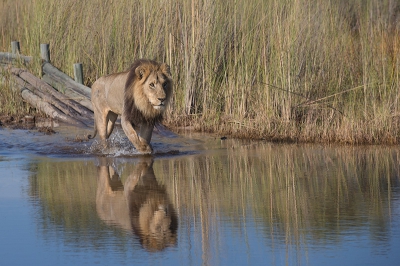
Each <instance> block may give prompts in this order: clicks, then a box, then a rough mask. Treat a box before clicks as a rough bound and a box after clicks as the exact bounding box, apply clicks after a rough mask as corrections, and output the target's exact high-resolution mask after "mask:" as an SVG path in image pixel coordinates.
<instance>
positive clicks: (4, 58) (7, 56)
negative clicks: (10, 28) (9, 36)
mask: <svg viewBox="0 0 400 266" xmlns="http://www.w3.org/2000/svg"><path fill="white" fill-rule="evenodd" d="M18 60H22V62H23V63H24V64H28V63H29V62H30V61H32V57H31V56H24V55H19V54H12V53H3V52H0V62H4V63H12V62H16V61H18Z"/></svg>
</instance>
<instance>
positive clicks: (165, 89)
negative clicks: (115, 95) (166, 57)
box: [124, 59, 172, 124]
mask: <svg viewBox="0 0 400 266" xmlns="http://www.w3.org/2000/svg"><path fill="white" fill-rule="evenodd" d="M171 94H172V79H171V73H170V68H169V66H168V65H167V64H165V63H162V64H159V63H157V62H155V61H152V60H147V59H141V60H137V61H136V62H135V63H133V65H132V67H131V69H130V72H129V76H128V79H127V81H126V85H125V105H124V112H125V114H126V115H127V117H130V118H133V119H132V121H140V122H146V123H153V124H154V123H156V122H158V121H160V120H161V119H162V114H163V112H164V111H165V109H166V106H167V104H168V102H169V100H170V97H171Z"/></svg>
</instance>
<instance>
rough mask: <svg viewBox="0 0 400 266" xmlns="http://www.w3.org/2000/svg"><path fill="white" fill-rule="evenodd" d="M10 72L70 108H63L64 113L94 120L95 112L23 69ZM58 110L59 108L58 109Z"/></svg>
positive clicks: (14, 69) (12, 69)
mask: <svg viewBox="0 0 400 266" xmlns="http://www.w3.org/2000/svg"><path fill="white" fill-rule="evenodd" d="M10 71H11V73H12V74H14V75H18V76H19V77H20V78H21V79H23V80H24V81H26V82H28V83H29V84H30V85H32V86H33V87H34V88H35V89H37V90H39V91H40V92H42V93H43V94H44V95H46V96H47V97H48V96H51V97H53V98H55V99H56V100H57V101H58V102H61V103H62V104H63V105H66V106H68V107H69V108H68V109H67V110H65V111H64V108H61V110H63V112H64V113H66V111H67V112H68V113H71V115H74V116H75V117H79V116H82V117H86V118H89V119H93V112H92V111H91V110H89V109H88V108H86V107H84V106H82V105H81V104H79V103H77V102H76V101H74V100H71V99H70V98H69V97H68V96H66V95H65V94H62V93H60V92H58V91H57V90H55V89H54V88H53V87H52V86H50V85H49V84H48V83H46V82H45V81H43V80H41V79H39V78H37V77H36V76H35V75H33V74H32V73H30V72H28V71H27V70H25V69H21V68H11V69H10ZM29 89H30V90H31V88H29ZM41 97H42V96H41ZM43 97H44V96H43ZM43 97H42V98H43ZM57 108H59V107H57ZM69 109H72V110H69Z"/></svg>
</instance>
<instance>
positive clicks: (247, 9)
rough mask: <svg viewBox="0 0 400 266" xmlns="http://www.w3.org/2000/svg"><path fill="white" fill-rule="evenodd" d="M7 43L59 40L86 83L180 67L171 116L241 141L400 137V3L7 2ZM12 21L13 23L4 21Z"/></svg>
mask: <svg viewBox="0 0 400 266" xmlns="http://www.w3.org/2000/svg"><path fill="white" fill-rule="evenodd" d="M0 7H1V10H0V13H1V14H5V16H3V18H2V19H0V22H1V24H0V30H1V32H2V35H1V39H0V48H2V50H7V49H8V46H9V43H10V41H11V40H14V39H16V40H20V41H21V42H22V43H21V45H22V47H23V52H24V53H25V54H38V49H39V48H38V47H39V43H50V47H51V49H53V50H52V53H51V56H52V61H53V63H54V64H55V65H56V66H57V67H59V68H61V69H62V70H64V71H65V72H67V73H69V74H71V75H72V68H71V65H72V64H73V63H75V62H78V61H79V62H83V63H84V71H85V77H86V83H87V85H91V83H93V82H94V80H95V79H96V78H98V77H99V76H101V75H104V74H108V73H112V72H117V71H122V70H124V69H126V68H128V67H129V65H130V64H131V63H132V62H133V61H134V60H135V59H137V58H141V57H148V58H151V59H156V60H159V61H165V62H167V63H169V64H170V65H171V68H172V71H173V76H174V79H175V84H176V89H175V94H174V97H173V100H172V108H170V110H169V114H168V118H167V120H166V122H167V123H168V124H169V125H171V126H189V125H190V126H194V127H195V128H197V129H199V130H204V131H217V132H220V133H224V134H227V133H230V134H233V135H236V136H242V137H256V138H268V139H275V140H293V141H325V142H347V143H398V142H399V141H400V134H399V132H400V130H399V129H400V124H399V107H400V105H399V96H400V94H399V88H400V74H399V69H400V37H399V36H400V4H399V3H398V1H392V0H386V1H381V0H366V1H364V0H339V1H331V0H322V1H316V0H283V1H281V0H279V1H278V0H267V1H266V0H254V1H251V2H249V1H242V0H236V1H222V0H217V1H209V0H201V1H196V0H192V1H185V0H178V1H173V2H172V3H171V2H170V1H165V0H160V1H145V2H143V1H128V0H121V1H102V0H90V1H85V2H80V1H69V0H59V1H54V0H50V1H44V0H35V1H31V2H28V3H26V1H21V0H17V1H11V0H8V1H3V2H2V3H1V4H0ZM4 17H6V18H4Z"/></svg>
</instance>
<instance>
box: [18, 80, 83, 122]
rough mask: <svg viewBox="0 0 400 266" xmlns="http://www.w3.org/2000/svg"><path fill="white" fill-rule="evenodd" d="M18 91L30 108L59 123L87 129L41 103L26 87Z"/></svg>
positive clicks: (48, 105) (52, 107)
mask: <svg viewBox="0 0 400 266" xmlns="http://www.w3.org/2000/svg"><path fill="white" fill-rule="evenodd" d="M19 91H20V93H21V96H22V98H23V99H24V100H25V101H26V102H28V103H29V104H31V105H32V106H35V107H36V108H37V109H38V110H39V111H41V112H43V113H45V114H46V115H48V116H49V117H52V118H55V119H58V120H60V121H63V122H66V123H68V124H71V125H76V126H84V127H87V125H86V124H85V123H83V122H81V121H79V120H77V119H75V118H73V117H70V116H68V115H66V114H64V113H63V112H61V111H60V110H58V109H57V108H55V107H54V106H53V105H51V104H50V103H48V102H45V101H43V100H42V99H41V98H40V97H39V96H37V95H35V94H34V93H32V92H31V91H30V90H29V89H27V88H26V87H19Z"/></svg>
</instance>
